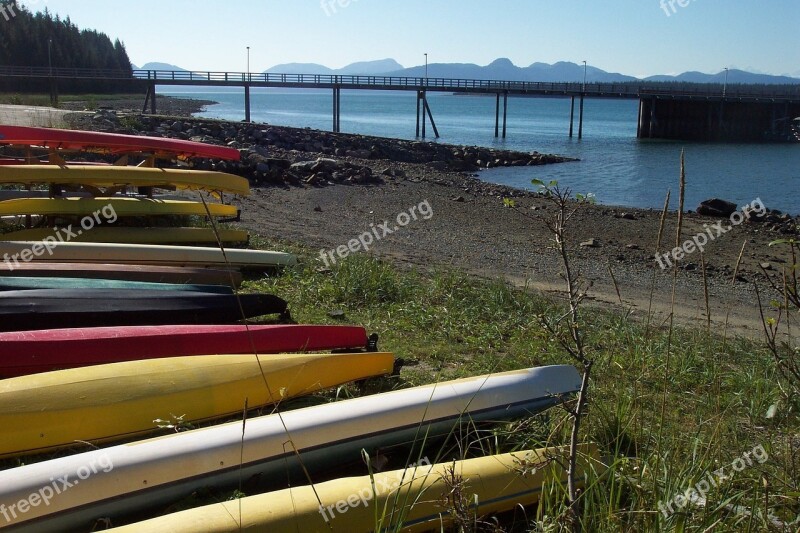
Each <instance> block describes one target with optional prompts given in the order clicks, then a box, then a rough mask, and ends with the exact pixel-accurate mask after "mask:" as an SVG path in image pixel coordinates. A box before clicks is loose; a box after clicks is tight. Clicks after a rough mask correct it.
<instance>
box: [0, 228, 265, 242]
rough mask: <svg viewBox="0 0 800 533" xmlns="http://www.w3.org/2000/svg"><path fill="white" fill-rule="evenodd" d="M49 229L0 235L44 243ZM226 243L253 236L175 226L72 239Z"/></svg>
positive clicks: (96, 231) (102, 231)
mask: <svg viewBox="0 0 800 533" xmlns="http://www.w3.org/2000/svg"><path fill="white" fill-rule="evenodd" d="M53 234H54V231H53V230H52V229H50V228H33V229H23V230H19V231H13V232H9V233H2V234H0V238H2V239H4V240H7V241H41V240H44V239H46V238H47V237H51V236H53ZM218 236H219V240H220V241H222V242H223V243H224V244H245V243H247V242H248V241H249V240H250V234H249V233H247V232H246V231H244V230H238V229H228V228H218V229H217V231H216V233H215V232H214V230H213V229H212V228H187V227H180V228H177V227H176V228H173V227H155V228H152V227H150V228H143V227H129V226H96V227H94V228H93V229H92V231H85V232H83V233H82V234H81V235H77V236H76V237H73V238H72V239H71V240H72V241H74V242H103V243H116V244H217V242H218V241H217V237H218Z"/></svg>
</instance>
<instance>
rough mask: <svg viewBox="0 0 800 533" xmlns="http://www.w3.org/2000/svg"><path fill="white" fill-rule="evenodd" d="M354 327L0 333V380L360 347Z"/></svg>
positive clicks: (361, 334) (362, 336)
mask: <svg viewBox="0 0 800 533" xmlns="http://www.w3.org/2000/svg"><path fill="white" fill-rule="evenodd" d="M367 341H368V339H367V333H366V331H365V330H364V328H362V327H357V326H316V325H294V324H292V325H266V326H257V325H252V326H241V325H227V326H226V325H208V326H187V325H179V326H123V327H99V328H84V329H55V330H43V331H26V332H9V333H0V377H6V378H9V377H17V376H24V375H28V374H35V373H39V372H49V371H52V370H59V369H64V368H78V367H83V366H92V365H99V364H106V363H116V362H122V361H136V360H144V359H157V358H162V357H177V356H190V355H207V354H212V355H213V354H245V353H252V352H254V351H255V352H256V353H261V354H266V353H281V352H316V351H320V350H347V349H364V348H365V347H366V346H367Z"/></svg>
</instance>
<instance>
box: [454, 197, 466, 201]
mask: <svg viewBox="0 0 800 533" xmlns="http://www.w3.org/2000/svg"><path fill="white" fill-rule="evenodd" d="M453 201H454V202H466V200H465V199H464V197H463V196H456V197H455V198H453Z"/></svg>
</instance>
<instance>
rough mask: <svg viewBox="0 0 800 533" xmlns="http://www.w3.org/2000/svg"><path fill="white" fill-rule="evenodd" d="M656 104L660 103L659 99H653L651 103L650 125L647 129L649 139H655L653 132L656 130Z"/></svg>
mask: <svg viewBox="0 0 800 533" xmlns="http://www.w3.org/2000/svg"><path fill="white" fill-rule="evenodd" d="M656 102H658V99H656V98H653V99H652V100H651V101H650V125H649V126H648V128H647V137H648V138H649V139H652V138H653V130H654V129H655V125H656Z"/></svg>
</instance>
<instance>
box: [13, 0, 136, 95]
mask: <svg viewBox="0 0 800 533" xmlns="http://www.w3.org/2000/svg"><path fill="white" fill-rule="evenodd" d="M0 66H12V67H14V66H20V67H29V66H34V67H50V66H52V67H53V68H89V69H111V70H117V71H123V72H126V73H128V74H131V62H130V59H129V58H128V53H127V52H126V51H125V45H124V44H123V43H122V42H121V41H120V40H119V39H117V40H115V41H113V42H112V41H111V39H110V38H109V37H108V35H106V34H104V33H101V32H98V31H95V30H82V29H79V28H78V27H77V26H76V25H75V24H73V23H72V21H71V20H70V19H69V17H67V18H65V19H63V20H62V19H61V18H60V17H59V16H58V15H56V16H55V17H54V16H52V15H51V14H50V13H49V12H48V11H47V9H45V10H44V11H43V12H37V13H33V12H31V11H29V10H28V9H27V8H25V6H23V5H20V4H18V3H17V0H0ZM131 75H132V74H131ZM58 89H59V91H60V92H98V93H106V92H117V91H125V90H126V89H127V90H130V86H129V85H126V84H120V83H119V82H113V81H102V80H100V81H97V80H69V81H68V80H59V82H58ZM49 90H50V82H49V81H48V80H41V79H29V78H13V79H0V92H19V93H31V92H48V91H49Z"/></svg>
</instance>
